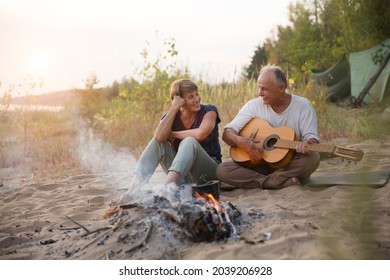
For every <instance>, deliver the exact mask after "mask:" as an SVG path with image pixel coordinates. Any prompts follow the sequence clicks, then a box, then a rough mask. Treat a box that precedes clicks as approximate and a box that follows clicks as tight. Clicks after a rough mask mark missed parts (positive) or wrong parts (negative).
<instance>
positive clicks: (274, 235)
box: [0, 138, 390, 260]
mask: <svg viewBox="0 0 390 280" xmlns="http://www.w3.org/2000/svg"><path fill="white" fill-rule="evenodd" d="M334 143H335V144H337V145H346V141H345V139H337V140H335V142H334ZM389 143H390V138H387V139H385V140H383V141H377V140H376V141H374V140H370V141H364V142H362V143H359V144H355V145H353V147H356V148H360V149H362V150H363V151H364V153H365V155H364V158H363V160H362V161H360V162H358V163H357V164H355V163H353V162H352V163H351V162H348V161H345V160H342V159H341V158H327V159H324V160H322V161H321V164H320V167H319V168H318V170H317V171H316V172H315V173H314V174H313V176H316V175H320V174H322V172H331V173H327V174H335V175H340V174H343V173H347V172H363V171H369V172H371V171H378V170H382V171H385V172H386V171H390V144H389ZM107 160H110V159H107ZM107 164H108V163H107ZM111 164H114V165H115V163H111ZM127 168H129V170H130V169H131V166H128V167H127ZM163 179H164V174H163V172H162V171H161V170H158V171H157V172H156V174H155V175H154V177H153V178H152V180H151V182H150V184H149V185H148V186H147V187H145V189H144V191H143V192H140V195H141V197H140V198H138V200H135V203H136V204H135V205H134V207H132V208H129V209H122V210H120V211H119V212H118V213H117V214H116V215H112V216H108V215H107V214H108V213H109V211H111V210H115V209H113V208H112V207H110V206H109V205H108V203H109V202H110V201H111V200H112V199H113V198H114V197H116V196H117V195H119V194H121V193H123V192H124V191H125V189H126V188H127V187H128V186H129V184H130V182H131V173H130V171H129V172H124V171H121V172H114V171H110V172H100V173H99V172H96V173H94V174H88V175H80V176H74V177H71V178H64V179H59V180H42V179H40V180H37V179H36V178H34V176H32V174H31V172H29V170H28V169H23V168H22V167H20V168H8V169H0V182H1V183H0V185H1V187H0V201H1V202H0V213H1V215H0V259H33V260H46V259H61V260H64V259H84V260H85V259H90V260H98V259H146V260H156V259H197V260H203V259H240V260H242V259H267V260H280V259H282V260H286V259H287V260H290V259H293V260H313V259H314V260H318V259H319V260H321V259H337V260H338V259H348V260H356V259H364V260H366V259H390V183H389V181H388V180H387V182H386V181H385V182H383V184H382V185H380V186H376V187H373V186H356V185H331V186H325V187H318V186H316V187H313V186H307V185H306V186H292V187H288V188H285V189H281V190H242V189H235V190H223V191H222V192H221V195H220V201H221V203H222V204H223V205H227V204H226V203H227V202H230V203H232V204H233V205H234V206H236V207H237V208H238V209H239V210H240V212H241V216H240V217H238V218H237V219H236V220H235V221H234V226H235V229H236V231H237V232H236V234H231V237H230V238H228V239H225V240H219V241H213V242H194V241H193V240H192V239H191V235H189V233H188V231H187V230H186V229H185V226H184V225H183V224H181V223H180V221H179V219H178V216H177V212H176V211H175V210H172V209H169V208H168V209H158V208H159V207H156V204H155V203H154V194H155V193H152V192H151V190H155V189H158V188H160V186H161V182H162V181H163ZM373 180H374V181H375V178H373ZM222 187H223V186H222ZM111 214H112V213H111ZM68 217H69V218H70V219H69V218H68ZM97 229H100V230H98V231H97V232H93V231H94V230H97ZM86 230H88V231H89V234H86V233H87V231H86Z"/></svg>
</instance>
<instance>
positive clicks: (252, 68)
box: [245, 45, 268, 80]
mask: <svg viewBox="0 0 390 280" xmlns="http://www.w3.org/2000/svg"><path fill="white" fill-rule="evenodd" d="M267 63H268V58H267V54H266V52H265V48H264V45H263V46H260V45H259V46H257V48H256V50H255V54H254V55H253V56H252V60H251V63H250V65H249V66H248V67H247V68H246V69H245V72H246V74H245V76H246V78H247V79H248V80H250V79H253V78H255V79H257V77H258V76H259V73H260V69H261V66H262V65H266V64H267Z"/></svg>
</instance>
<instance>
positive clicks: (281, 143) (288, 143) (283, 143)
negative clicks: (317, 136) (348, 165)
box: [275, 139, 336, 154]
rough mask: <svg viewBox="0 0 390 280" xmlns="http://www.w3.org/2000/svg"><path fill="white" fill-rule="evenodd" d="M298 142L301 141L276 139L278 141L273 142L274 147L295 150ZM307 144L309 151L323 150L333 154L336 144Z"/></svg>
mask: <svg viewBox="0 0 390 280" xmlns="http://www.w3.org/2000/svg"><path fill="white" fill-rule="evenodd" d="M299 143H301V142H299V141H293V140H284V139H278V141H277V142H276V143H275V147H276V148H285V149H294V150H295V149H296V148H297V146H298V144H299ZM308 146H309V149H310V151H313V152H325V153H330V154H334V151H335V149H336V146H334V145H329V144H316V143H311V144H308Z"/></svg>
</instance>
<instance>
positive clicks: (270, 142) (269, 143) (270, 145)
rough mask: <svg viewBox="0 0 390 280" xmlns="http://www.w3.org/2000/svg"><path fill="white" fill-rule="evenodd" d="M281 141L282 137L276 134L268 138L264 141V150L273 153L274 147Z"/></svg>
mask: <svg viewBox="0 0 390 280" xmlns="http://www.w3.org/2000/svg"><path fill="white" fill-rule="evenodd" d="M279 139H280V137H279V136H278V135H276V134H272V135H269V136H268V137H267V138H265V139H264V145H263V148H264V150H266V151H272V150H273V149H275V148H274V146H275V144H276V142H278V140H279Z"/></svg>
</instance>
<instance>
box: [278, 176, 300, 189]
mask: <svg viewBox="0 0 390 280" xmlns="http://www.w3.org/2000/svg"><path fill="white" fill-rule="evenodd" d="M301 185H302V184H301V182H300V181H299V179H298V178H297V177H292V178H290V179H288V180H287V181H285V182H284V183H283V184H282V188H285V187H289V186H301Z"/></svg>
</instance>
